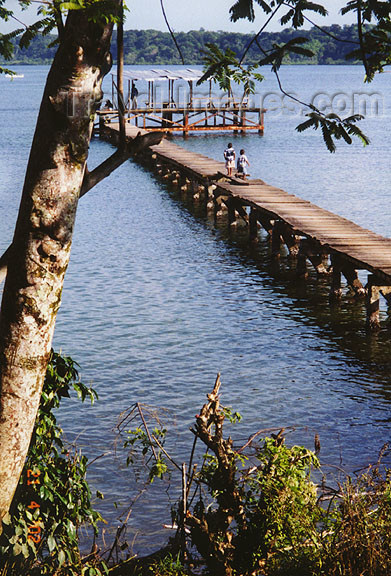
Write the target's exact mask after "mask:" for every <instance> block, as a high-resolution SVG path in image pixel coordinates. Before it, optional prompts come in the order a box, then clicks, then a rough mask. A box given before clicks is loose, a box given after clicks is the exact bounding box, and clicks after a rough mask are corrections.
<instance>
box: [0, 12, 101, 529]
mask: <svg viewBox="0 0 391 576" xmlns="http://www.w3.org/2000/svg"><path fill="white" fill-rule="evenodd" d="M111 33H112V24H104V25H103V24H98V23H93V22H90V21H89V19H88V15H87V13H86V12H84V11H81V10H80V11H77V12H71V13H70V14H69V16H68V18H67V22H66V25H65V28H64V31H63V33H62V35H61V38H60V45H59V48H58V51H57V54H56V56H55V59H54V61H53V64H52V67H51V70H50V72H49V76H48V79H47V83H46V87H45V92H44V95H43V99H42V103H41V108H40V112H39V117H38V122H37V127H36V131H35V135H34V140H33V144H32V148H31V153H30V159H29V163H28V167H27V173H26V179H25V183H24V187H23V194H22V200H21V205H20V209H19V215H18V220H17V224H16V229H15V235H14V239H13V243H12V247H11V251H12V254H11V255H10V256H11V257H10V258H9V266H8V274H7V278H6V282H5V287H4V294H3V301H2V306H1V315H0V519H1V518H2V517H3V516H4V514H6V512H7V511H8V510H9V506H10V504H11V501H12V498H13V494H14V491H15V488H16V486H17V483H18V480H19V477H20V473H21V471H22V468H23V464H24V461H25V458H26V454H27V451H28V447H29V443H30V438H31V434H32V430H33V426H34V421H35V418H36V413H37V409H38V405H39V401H40V396H41V392H42V385H43V381H44V377H45V372H46V367H47V362H48V357H49V353H50V348H51V342H52V336H53V331H54V324H55V319H56V314H57V310H58V308H59V306H60V301H61V291H62V286H63V281H64V275H65V271H66V268H67V266H68V261H69V255H70V249H71V241H72V233H73V226H74V222H75V216H76V208H77V202H78V198H79V193H80V188H81V185H82V181H83V176H84V172H85V166H86V159H87V155H88V147H89V142H90V137H91V133H92V126H93V119H94V113H95V109H96V104H97V102H98V101H99V100H100V99H101V83H102V79H103V76H104V75H105V74H106V73H107V72H108V70H109V69H110V65H111V57H110V54H109V48H110V39H111Z"/></svg>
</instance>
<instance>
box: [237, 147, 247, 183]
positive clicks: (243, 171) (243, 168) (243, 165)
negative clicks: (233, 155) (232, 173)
mask: <svg viewBox="0 0 391 576" xmlns="http://www.w3.org/2000/svg"><path fill="white" fill-rule="evenodd" d="M247 166H250V162H249V161H248V159H247V156H246V154H245V151H244V148H242V149H241V151H240V156H239V158H238V163H237V170H238V174H237V176H239V178H243V180H246V177H247V175H248V172H247Z"/></svg>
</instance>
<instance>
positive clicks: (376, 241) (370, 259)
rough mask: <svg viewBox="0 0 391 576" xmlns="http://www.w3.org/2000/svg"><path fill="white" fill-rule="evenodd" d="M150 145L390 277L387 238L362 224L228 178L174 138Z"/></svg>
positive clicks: (219, 192) (224, 192) (221, 167)
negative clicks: (177, 142) (173, 140)
mask: <svg viewBox="0 0 391 576" xmlns="http://www.w3.org/2000/svg"><path fill="white" fill-rule="evenodd" d="M109 126H110V130H113V131H114V132H115V131H118V130H119V126H118V124H117V125H116V124H110V125H109ZM139 132H141V133H143V132H144V131H143V130H141V129H140V128H137V127H134V126H130V125H128V124H127V126H126V134H127V137H128V138H129V139H132V138H135V137H136V136H137V134H138V133H139ZM151 149H152V150H153V152H154V153H156V154H157V156H158V158H160V159H161V160H162V161H163V162H167V163H168V164H171V165H172V166H173V167H174V169H178V170H181V171H183V172H184V174H186V172H187V173H189V174H192V175H194V176H196V177H198V178H199V179H200V180H201V181H205V182H206V183H207V184H208V185H209V184H212V183H214V184H215V187H216V188H215V192H214V193H215V195H216V196H230V197H233V198H237V199H238V200H239V201H240V202H242V204H244V205H247V206H250V207H252V208H256V209H257V210H259V211H260V213H263V214H264V215H265V217H267V218H269V219H271V220H278V221H281V222H284V223H285V224H287V225H288V226H289V227H290V228H291V230H292V233H293V234H295V235H297V236H301V237H304V238H308V239H310V240H312V241H314V242H315V243H317V244H318V245H320V246H323V247H324V248H325V249H326V250H328V251H330V252H332V253H335V254H340V255H341V256H343V257H344V258H346V259H348V261H350V262H352V263H353V264H354V266H355V267H356V268H357V269H365V270H368V271H370V272H372V273H375V274H376V275H378V276H379V278H382V279H383V280H384V281H385V282H386V283H391V238H386V237H384V236H381V235H380V234H376V233H375V232H372V231H371V230H367V229H365V228H363V227H361V226H359V225H358V224H355V223H354V222H352V221H350V220H348V219H347V218H344V217H342V216H338V215H337V214H334V213H332V212H330V211H329V210H326V209H324V208H321V207H320V206H316V205H315V204H312V203H311V202H309V201H308V200H305V199H302V198H299V197H298V196H295V195H294V194H289V193H288V192H286V191H285V190H282V189H281V188H278V187H276V186H271V185H270V184H267V183H265V182H264V181H263V180H261V179H254V180H250V179H248V180H246V181H242V182H239V181H238V179H236V180H235V178H232V179H230V178H228V177H227V176H226V174H225V164H224V162H220V161H217V160H213V159H211V158H208V157H207V156H205V155H203V154H199V153H195V152H191V151H190V150H185V149H184V148H181V147H180V146H178V145H177V144H176V143H174V142H171V141H168V140H163V141H162V142H161V143H160V144H158V145H155V146H151Z"/></svg>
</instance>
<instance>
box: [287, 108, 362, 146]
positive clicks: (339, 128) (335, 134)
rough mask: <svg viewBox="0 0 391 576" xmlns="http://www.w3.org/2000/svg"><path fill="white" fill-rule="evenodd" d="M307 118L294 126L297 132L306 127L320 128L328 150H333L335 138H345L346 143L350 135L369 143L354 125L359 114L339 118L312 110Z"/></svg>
mask: <svg viewBox="0 0 391 576" xmlns="http://www.w3.org/2000/svg"><path fill="white" fill-rule="evenodd" d="M307 117H308V120H306V121H305V122H303V123H302V124H299V126H297V127H296V130H297V131H298V132H304V130H307V129H308V128H313V129H314V130H317V129H318V128H320V129H321V132H322V135H323V140H324V142H325V144H326V146H327V149H328V150H329V151H330V152H335V143H334V140H333V138H335V139H336V140H341V139H343V140H345V142H346V143H347V144H351V143H352V138H351V136H356V137H357V138H359V139H360V140H361V142H362V143H363V145H364V146H366V145H367V144H369V138H368V137H367V136H365V134H363V132H362V131H361V130H360V128H358V126H356V122H358V121H359V120H361V119H362V116H361V115H360V114H354V115H353V116H349V117H348V118H344V119H342V118H340V117H339V116H337V114H327V115H324V114H321V113H320V112H319V111H313V112H310V113H309V114H307Z"/></svg>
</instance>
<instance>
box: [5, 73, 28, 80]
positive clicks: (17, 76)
mask: <svg viewBox="0 0 391 576" xmlns="http://www.w3.org/2000/svg"><path fill="white" fill-rule="evenodd" d="M6 78H9V79H10V80H13V79H14V78H24V74H6Z"/></svg>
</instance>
